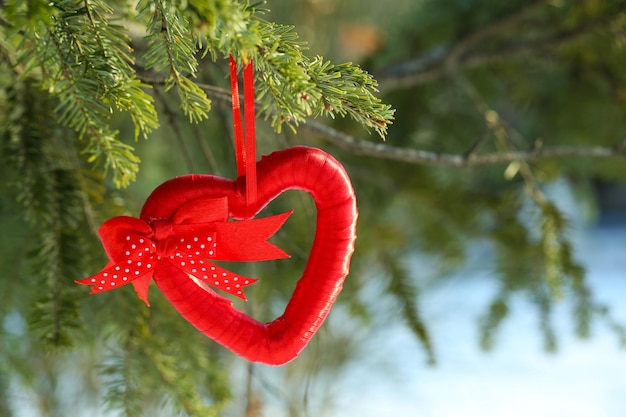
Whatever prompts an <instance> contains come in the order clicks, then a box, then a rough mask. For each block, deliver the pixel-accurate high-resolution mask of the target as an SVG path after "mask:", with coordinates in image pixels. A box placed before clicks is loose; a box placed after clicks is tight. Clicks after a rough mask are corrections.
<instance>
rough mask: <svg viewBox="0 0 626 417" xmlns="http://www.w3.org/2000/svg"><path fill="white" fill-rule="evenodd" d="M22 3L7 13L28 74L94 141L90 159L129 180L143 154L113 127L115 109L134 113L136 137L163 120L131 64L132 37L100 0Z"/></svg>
mask: <svg viewBox="0 0 626 417" xmlns="http://www.w3.org/2000/svg"><path fill="white" fill-rule="evenodd" d="M19 3H21V2H15V1H13V2H10V4H9V5H7V14H8V15H9V16H8V17H10V19H8V21H10V22H14V25H15V26H13V27H12V28H11V29H10V30H9V33H10V35H11V36H12V37H13V38H15V39H16V40H17V41H18V42H19V45H20V47H19V48H18V54H17V55H18V63H19V64H20V67H19V68H21V71H22V77H27V76H28V77H32V78H35V79H37V80H38V81H39V82H40V83H41V86H42V88H44V89H45V90H47V91H48V92H49V93H50V94H51V95H52V96H53V97H55V98H56V99H57V100H58V107H57V111H58V114H59V122H60V123H62V124H65V125H67V126H69V127H71V128H72V129H73V130H75V131H76V132H77V134H78V137H79V138H80V139H82V140H85V141H87V145H86V146H85V151H86V153H87V154H88V155H89V160H90V161H91V162H94V161H96V160H101V161H102V162H103V163H104V167H105V169H110V170H111V171H112V172H113V179H114V181H115V182H116V184H117V185H118V186H125V185H127V184H128V183H129V182H130V181H132V180H133V179H134V177H135V174H136V172H137V170H138V162H139V160H138V158H137V157H136V156H135V155H134V153H133V148H132V147H131V146H130V145H127V144H125V143H122V142H121V141H119V140H118V139H117V138H116V135H117V132H116V131H114V130H112V129H111V127H110V124H111V115H112V113H113V111H114V110H121V111H126V112H128V113H129V114H130V116H131V118H132V120H133V122H134V123H135V135H136V136H138V135H139V134H140V133H143V134H144V135H145V134H147V133H149V132H150V131H151V130H152V129H154V128H155V127H157V125H158V122H157V118H156V111H155V109H154V106H153V103H152V98H151V97H150V96H149V95H147V94H146V93H145V92H144V91H143V88H144V87H146V86H145V85H143V84H141V83H140V82H139V81H138V80H137V78H136V76H135V75H134V70H133V68H132V66H131V64H132V63H133V61H132V58H131V57H130V51H131V50H130V47H129V46H128V41H129V38H128V37H126V36H125V35H124V34H123V33H122V32H121V30H120V27H119V26H117V25H115V24H113V23H111V22H110V21H109V19H108V18H107V13H110V12H111V9H109V8H108V7H107V6H106V5H105V4H104V3H103V2H102V1H100V0H95V1H87V0H84V1H78V0H63V1H57V2H52V3H45V4H42V2H39V1H33V2H26V3H22V4H19ZM18 29H19V30H18Z"/></svg>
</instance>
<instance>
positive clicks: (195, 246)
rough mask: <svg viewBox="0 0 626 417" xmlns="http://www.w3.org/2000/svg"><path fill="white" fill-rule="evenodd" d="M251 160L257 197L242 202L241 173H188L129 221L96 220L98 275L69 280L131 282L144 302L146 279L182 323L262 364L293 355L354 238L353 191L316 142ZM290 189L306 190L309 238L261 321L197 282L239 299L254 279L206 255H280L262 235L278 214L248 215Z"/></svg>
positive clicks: (324, 306)
mask: <svg viewBox="0 0 626 417" xmlns="http://www.w3.org/2000/svg"><path fill="white" fill-rule="evenodd" d="M256 168H257V169H256V171H257V181H258V182H257V197H256V199H255V200H254V202H253V203H252V204H250V202H249V201H247V200H246V194H245V187H246V178H245V176H241V177H239V178H237V180H229V179H225V178H221V177H216V176H212V175H195V174H194V175H187V176H182V177H177V178H174V179H172V180H169V181H167V182H165V183H164V184H162V185H161V186H159V187H158V188H156V189H155V190H154V192H153V193H152V194H151V195H150V197H148V199H147V201H146V203H145V204H144V206H143V209H142V211H141V215H140V218H139V219H134V218H129V217H119V218H114V219H111V220H109V221H108V222H107V223H105V224H104V225H103V226H102V228H101V230H100V236H101V238H102V241H103V243H104V246H105V249H106V251H107V254H108V255H109V258H110V259H111V262H110V263H109V264H108V265H107V266H106V267H105V268H104V269H103V270H102V271H101V272H100V273H99V274H97V275H94V276H93V277H90V278H87V279H84V280H81V281H78V282H79V283H81V284H86V285H91V286H92V292H94V293H95V292H101V291H106V290H109V289H111V288H113V287H115V286H116V285H118V286H119V285H124V284H125V283H127V282H131V281H132V283H133V284H134V286H135V289H136V290H137V292H138V294H139V296H140V298H142V299H144V300H145V301H146V302H147V288H148V284H149V282H150V279H151V278H154V281H155V283H156V285H157V287H158V288H159V289H160V290H161V291H162V292H163V294H164V295H165V297H166V298H167V300H168V301H169V302H170V303H171V304H172V305H173V306H174V308H175V309H176V310H177V311H178V312H179V313H180V314H181V315H182V316H183V317H184V318H185V319H186V320H187V321H189V322H190V323H191V324H192V325H193V326H195V327H196V328H197V329H198V330H200V331H201V332H202V333H204V334H205V335H207V336H208V337H210V338H212V339H213V340H215V341H216V342H218V343H220V344H221V345H223V346H224V347H226V348H228V349H230V350H231V351H233V352H234V353H236V354H238V355H241V356H243V357H245V358H246V359H248V360H250V361H254V362H262V363H266V364H269V365H281V364H284V363H286V362H289V361H290V360H292V359H294V358H295V357H296V356H297V355H298V353H300V351H302V349H304V347H305V346H306V345H307V344H308V342H309V340H310V339H311V338H312V337H313V335H314V334H315V333H316V332H317V330H318V329H319V327H320V326H321V324H322V323H323V322H324V320H325V318H326V316H327V315H328V313H329V311H330V308H331V307H332V305H333V303H334V302H335V299H336V298H337V296H338V294H339V292H340V291H341V289H342V287H343V282H344V279H345V277H346V276H347V274H348V271H349V264H350V257H351V256H352V252H353V251H354V241H355V239H356V233H355V227H356V219H357V208H356V199H355V195H354V190H353V189H352V185H351V183H350V180H349V178H348V175H347V173H346V172H345V170H344V169H343V167H342V166H341V164H340V163H339V162H337V161H336V160H335V159H334V158H333V157H332V156H330V155H329V154H327V153H325V152H323V151H321V150H319V149H315V148H308V147H302V146H298V147H293V148H288V149H285V150H281V151H277V152H274V153H272V154H270V155H268V156H264V157H263V158H262V159H261V161H259V162H258V163H257V167H256ZM291 189H297V190H302V191H306V192H308V193H310V194H311V196H312V197H313V200H314V202H315V206H316V208H317V222H316V231H315V238H314V241H313V245H312V248H311V252H310V255H309V259H308V261H307V264H306V267H305V269H304V272H303V275H302V277H301V278H300V279H299V280H298V283H297V285H296V288H295V290H294V292H293V294H292V296H291V299H290V300H289V302H288V304H287V306H286V308H285V311H284V313H283V314H282V315H281V316H280V317H278V318H276V319H275V320H273V321H272V322H270V323H261V322H259V321H257V320H255V319H253V318H251V317H250V316H248V315H247V314H245V313H243V312H241V311H239V310H238V309H236V308H235V307H234V306H233V303H232V302H231V301H230V300H228V299H227V298H225V297H223V296H221V295H219V294H217V293H216V292H215V291H213V290H212V289H211V288H209V287H208V285H207V284H209V285H213V286H216V287H218V288H220V289H222V290H225V291H228V292H230V293H231V294H234V295H237V296H239V297H241V298H245V297H244V296H243V287H244V286H246V285H249V284H251V283H253V282H254V281H256V280H254V279H252V278H247V277H242V276H237V275H236V274H233V273H232V272H229V271H226V270H224V269H223V268H220V267H219V266H217V265H214V264H211V263H210V261H209V260H210V259H211V258H214V259H229V260H235V261H248V260H262V259H276V258H281V257H286V255H285V254H284V252H282V251H281V250H280V249H278V248H277V247H275V246H274V245H272V244H271V243H269V242H267V241H266V239H267V238H268V237H269V236H270V235H272V234H273V233H274V232H275V231H276V230H277V229H278V228H279V227H280V226H281V225H282V223H283V222H284V221H285V219H286V217H287V215H288V214H287V215H285V214H283V215H278V216H271V217H268V218H262V219H252V218H253V217H254V216H255V215H256V214H257V213H258V212H259V211H261V210H262V209H263V208H264V207H265V206H266V205H267V204H269V203H270V202H271V201H272V200H273V199H274V198H276V197H277V196H278V195H280V194H281V193H282V192H284V191H287V190H291ZM215 213H217V214H215ZM229 219H231V220H235V221H229ZM219 255H221V257H220V256H219Z"/></svg>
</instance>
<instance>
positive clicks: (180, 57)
mask: <svg viewBox="0 0 626 417" xmlns="http://www.w3.org/2000/svg"><path fill="white" fill-rule="evenodd" d="M137 10H138V12H139V14H138V18H145V17H146V16H149V20H148V24H147V30H148V33H149V35H148V36H149V37H148V49H147V50H146V51H145V53H144V54H143V58H144V59H145V61H146V64H145V65H146V68H147V69H151V68H154V69H155V70H157V71H163V70H165V71H166V72H167V76H166V78H165V89H166V90H169V89H171V88H173V87H174V86H175V87H176V91H177V92H178V96H179V98H180V101H181V106H182V108H183V111H184V112H185V114H186V115H187V116H188V117H189V120H190V121H191V122H199V121H201V120H202V119H205V118H207V117H208V112H209V110H210V109H211V102H210V100H209V99H208V98H207V96H206V94H205V93H204V91H202V89H200V88H199V87H198V86H197V85H196V84H195V83H194V82H193V81H192V80H191V79H190V78H189V77H188V76H187V75H189V76H191V77H194V76H195V75H196V72H197V70H198V60H197V59H196V53H197V52H198V50H199V48H200V47H201V45H198V44H197V43H196V42H194V40H195V39H194V37H193V34H192V31H191V29H190V28H189V25H188V21H186V20H185V18H184V17H183V15H182V13H181V12H180V11H179V10H178V9H177V8H176V6H175V4H174V3H172V2H169V1H163V0H143V1H140V2H139V3H138V4H137Z"/></svg>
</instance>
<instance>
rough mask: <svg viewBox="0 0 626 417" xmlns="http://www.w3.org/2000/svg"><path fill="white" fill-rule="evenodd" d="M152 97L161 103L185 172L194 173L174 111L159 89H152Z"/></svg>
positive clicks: (191, 160)
mask: <svg viewBox="0 0 626 417" xmlns="http://www.w3.org/2000/svg"><path fill="white" fill-rule="evenodd" d="M154 95H155V98H156V99H157V100H159V101H160V102H161V105H162V106H163V111H164V112H165V115H166V116H167V120H168V122H169V125H170V128H171V129H172V131H173V132H174V138H175V139H176V142H177V143H178V147H179V149H180V153H181V155H182V157H183V160H184V161H185V166H186V167H187V170H188V171H189V172H195V169H194V164H193V158H192V157H191V153H190V152H189V149H188V148H187V144H186V143H185V139H184V138H183V134H182V131H181V130H180V125H179V124H178V119H177V115H176V113H175V112H174V110H172V109H171V108H170V106H169V104H168V102H167V100H166V99H165V97H163V94H161V92H160V91H159V89H157V88H155V89H154Z"/></svg>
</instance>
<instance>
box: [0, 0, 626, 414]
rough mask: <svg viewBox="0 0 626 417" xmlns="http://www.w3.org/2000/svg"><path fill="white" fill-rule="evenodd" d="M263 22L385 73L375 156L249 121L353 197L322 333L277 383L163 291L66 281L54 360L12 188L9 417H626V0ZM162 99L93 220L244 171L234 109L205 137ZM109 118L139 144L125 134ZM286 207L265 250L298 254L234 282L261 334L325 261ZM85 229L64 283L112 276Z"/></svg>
mask: <svg viewBox="0 0 626 417" xmlns="http://www.w3.org/2000/svg"><path fill="white" fill-rule="evenodd" d="M263 7H266V8H267V9H269V11H268V12H267V13H266V14H265V15H263V18H264V19H266V20H269V21H276V22H279V23H282V24H286V25H294V26H295V31H296V32H297V33H298V34H299V35H300V39H301V40H302V41H305V42H307V43H308V50H307V51H306V53H307V54H308V55H312V56H314V55H322V56H324V57H325V58H327V59H330V60H331V61H333V62H335V63H341V62H345V61H351V62H354V63H357V64H359V65H361V66H362V68H363V69H365V70H366V71H368V72H370V73H371V74H373V75H374V77H375V78H376V79H377V80H378V82H379V90H380V94H379V96H380V97H381V98H382V100H383V102H385V103H389V104H391V105H392V107H393V108H395V109H396V113H395V120H394V122H393V124H391V125H390V126H389V131H388V136H387V138H386V139H385V141H382V140H381V139H380V138H379V137H378V136H377V135H375V134H373V133H371V132H368V131H367V130H365V129H364V128H362V127H361V126H359V125H357V124H356V123H354V122H353V121H351V120H349V119H335V120H331V119H317V120H315V121H312V122H310V123H307V124H304V125H301V126H299V127H298V128H297V130H296V131H295V132H293V131H291V130H289V129H285V130H284V131H283V132H281V133H276V132H275V131H273V130H272V129H271V127H270V126H269V125H267V124H266V123H264V122H262V121H259V126H258V142H259V143H258V146H259V154H266V153H269V152H271V151H273V150H276V149H282V148H285V147H288V146H293V145H299V144H301V145H309V146H316V147H320V148H322V149H324V150H325V151H327V152H329V153H331V154H333V155H334V156H335V157H336V158H337V159H338V160H339V161H341V162H342V163H343V164H344V165H345V167H346V169H347V171H348V172H349V175H350V177H351V179H352V181H353V184H354V187H355V190H356V193H357V198H358V204H359V213H360V217H359V224H358V232H357V235H358V239H357V245H356V251H355V254H354V257H353V261H352V267H351V273H350V275H349V276H348V279H347V281H346V285H345V289H344V291H343V292H342V294H341V295H340V297H339V299H338V301H337V303H336V304H335V306H334V308H333V310H332V312H331V314H330V316H329V319H328V320H327V322H326V323H325V324H324V326H323V327H322V329H321V330H320V331H319V333H318V334H317V335H316V336H315V338H314V339H313V341H312V342H311V343H310V345H309V346H308V347H307V348H306V349H305V351H304V352H303V353H302V354H301V355H300V357H299V358H297V359H296V360H294V361H293V362H291V363H289V364H287V365H285V366H282V367H278V368H274V367H268V366H265V365H259V364H250V363H248V362H246V361H245V360H243V359H240V358H238V357H235V356H234V355H233V354H231V353H230V352H228V351H226V350H225V349H223V348H221V347H220V346H218V345H217V344H215V343H213V342H212V341H210V340H207V339H206V338H204V336H202V335H199V334H197V332H196V331H195V330H194V329H193V328H191V326H189V325H188V324H187V323H186V322H184V320H183V319H182V318H180V317H179V316H178V315H177V313H176V312H175V311H173V309H172V308H171V307H170V306H169V305H168V304H167V301H166V300H164V299H163V297H162V296H161V295H160V294H159V293H158V291H156V290H154V289H153V290H151V292H150V299H151V302H152V306H151V308H150V309H147V308H146V307H144V305H143V303H142V302H140V301H139V300H138V299H136V297H135V295H134V293H133V292H132V290H131V289H130V288H125V290H126V291H122V290H119V291H114V292H111V293H106V294H101V295H98V296H88V295H87V294H86V292H87V291H86V289H85V288H74V289H71V290H67V293H66V294H67V297H68V299H64V301H63V302H62V303H60V306H62V307H63V308H65V307H68V306H70V305H72V306H74V305H76V309H77V310H76V311H78V315H77V316H72V317H71V318H70V319H68V320H67V321H64V322H56V325H58V326H66V330H67V334H68V337H69V338H71V339H72V342H71V343H67V345H66V346H64V347H62V348H58V347H56V348H50V347H49V346H47V345H46V335H47V334H48V333H46V332H49V329H50V326H48V325H46V324H45V323H46V322H45V320H46V316H45V311H46V310H45V308H44V307H45V306H46V304H45V302H44V301H41V299H40V298H38V295H37V292H36V289H33V287H35V286H36V285H37V282H38V281H37V272H36V271H37V268H42V266H41V265H38V264H37V263H36V262H35V263H34V264H33V262H32V260H29V258H28V253H32V251H37V250H41V249H37V244H38V243H40V239H41V238H40V237H39V236H38V234H37V231H36V230H32V228H31V227H29V223H28V219H26V220H25V219H23V218H21V217H20V209H19V208H18V207H19V204H16V201H18V202H19V198H20V196H19V195H16V194H15V193H13V192H12V191H11V190H10V189H9V188H7V190H5V191H6V192H4V193H3V195H2V197H1V199H0V203H1V205H0V208H1V209H2V212H1V213H2V214H1V216H0V227H1V229H0V230H2V231H3V233H1V234H0V291H1V293H2V294H3V300H1V301H0V318H1V319H2V320H1V321H0V323H2V326H1V327H2V330H1V332H0V338H1V339H0V349H1V350H0V416H4V415H6V416H18V417H31V416H33V417H35V416H68V415H72V416H107V417H108V416H113V415H124V416H130V415H151V416H174V415H200V414H194V413H196V412H198V410H199V409H198V408H194V407H195V406H194V407H192V406H189V402H190V401H192V400H193V401H198V400H199V401H200V402H201V403H202V406H203V407H205V408H202V410H204V411H203V412H205V414H202V415H219V416H226V417H240V416H241V417H243V416H245V417H258V416H271V417H281V416H286V417H287V416H289V417H296V416H303V417H309V416H316V417H321V416H329V417H330V416H333V417H351V416H355V417H356V416H359V417H369V416H372V417H373V416H381V415H416V416H425V417H430V416H432V417H447V416H458V415H463V416H466V417H471V416H481V417H488V416H494V417H495V416H502V415H507V416H522V415H523V416H527V415H533V416H536V417H544V416H545V417H549V416H564V415H567V416H569V417H577V416H580V417H583V416H584V417H586V416H592V415H594V416H596V415H597V416H600V415H601V416H605V417H621V416H624V415H626V401H624V400H623V395H624V393H625V392H626V380H625V379H624V378H623V377H622V374H623V370H624V369H626V352H625V351H624V348H625V347H626V327H625V326H626V304H625V302H624V301H625V300H626V275H625V274H626V256H625V255H626V164H625V163H624V150H625V148H626V140H625V138H626V118H625V115H626V112H625V111H626V75H625V74H626V73H625V72H624V68H625V67H626V2H625V1H622V0H576V1H568V0H551V1H548V0H532V1H530V0H514V1H507V2H500V1H494V0H451V1H446V2H442V1H436V0H391V1H386V2H382V1H370V0H358V1H357V0H342V1H340V2H337V1H332V0H289V1H287V0H268V1H267V3H266V4H265V5H264V6H263ZM129 27H130V28H131V30H132V25H130V24H129ZM136 46H137V47H138V48H140V47H141V42H140V41H137V45H136ZM198 81H199V82H201V83H204V84H207V85H212V86H217V87H221V88H228V84H227V81H228V80H227V67H226V62H225V60H218V61H217V62H213V61H211V60H210V59H208V58H207V59H205V60H204V61H202V62H201V67H200V70H199V77H198ZM5 84H6V83H5ZM152 95H153V96H154V97H155V100H156V104H157V107H158V110H159V116H160V118H161V125H162V126H161V127H160V128H159V129H158V130H157V131H155V132H154V133H153V134H151V135H150V137H149V139H148V140H145V141H144V140H139V141H138V142H136V143H134V144H133V146H135V148H136V151H137V154H138V155H139V157H140V158H141V160H142V164H141V170H140V172H139V173H138V175H137V181H136V182H134V183H132V184H131V185H130V186H129V187H128V188H126V189H116V188H115V187H113V186H111V185H110V184H109V185H106V186H105V188H106V189H105V190H104V192H105V195H106V198H105V200H103V201H100V202H99V203H98V202H96V203H95V204H94V206H95V207H96V208H97V211H98V212H97V213H96V214H95V218H97V219H98V220H99V221H100V222H101V221H104V220H106V219H107V218H108V217H110V216H112V215H118V214H120V213H122V214H129V215H133V216H137V214H138V212H139V210H140V208H141V205H142V204H143V202H144V201H145V198H146V197H147V196H148V195H149V194H150V192H151V190H152V189H154V187H156V186H157V185H159V184H160V183H162V182H163V181H165V180H167V179H169V178H172V177H174V176H176V175H183V174H186V173H189V172H198V173H209V174H215V175H220V176H224V177H229V178H234V177H235V175H236V167H235V161H234V153H233V146H232V133H231V127H230V126H231V123H232V122H231V120H230V108H229V103H225V102H220V101H219V100H214V107H213V109H212V111H211V113H210V117H209V119H208V120H207V121H204V122H202V123H200V124H197V125H195V124H189V123H188V121H187V120H186V118H185V117H184V116H183V115H182V114H181V112H180V110H179V109H178V108H177V102H176V99H175V96H174V95H172V93H171V92H170V93H166V92H165V91H164V90H163V88H162V87H160V86H154V89H153V91H152ZM5 101H6V100H5ZM115 120H116V123H117V124H118V126H117V128H119V129H120V130H121V132H122V136H123V135H124V134H126V135H127V136H128V137H129V138H131V137H132V126H131V125H130V122H129V121H128V120H126V119H125V118H124V117H122V116H120V117H119V118H116V119H115ZM319 124H321V125H323V126H325V127H327V128H329V129H330V130H323V129H320V128H319ZM51 128H52V127H51ZM329 132H330V133H329ZM346 138H348V139H346ZM128 142H129V143H132V139H129V140H128ZM7 169H8V168H4V169H3V168H0V171H4V174H5V175H4V176H5V178H8V180H7V184H8V183H9V180H10V179H11V178H12V177H11V175H14V174H12V173H10V172H7ZM289 208H294V209H295V213H294V215H293V216H292V217H291V218H290V219H289V221H288V222H287V223H286V224H285V226H284V228H283V229H281V231H280V232H279V233H278V234H277V236H276V239H275V242H276V243H277V244H278V245H279V246H280V247H282V248H283V249H285V250H286V251H287V252H288V253H290V254H291V255H292V260H290V261H289V262H288V263H286V262H285V261H271V262H264V263H257V264H254V265H246V266H245V267H244V268H245V269H244V271H243V272H242V273H246V274H248V275H253V276H257V277H259V278H260V281H259V283H258V284H256V285H255V286H253V287H251V289H250V291H249V292H248V298H249V300H250V301H249V302H248V303H247V304H246V305H245V306H242V307H241V308H244V309H245V311H246V312H248V313H250V314H251V315H253V316H254V317H255V318H258V319H259V320H261V321H263V320H266V321H267V320H272V319H273V318H274V317H276V316H278V315H280V314H281V312H282V311H283V309H284V306H285V304H286V301H287V300H288V299H289V296H290V294H291V292H292V290H293V288H294V286H295V282H296V280H297V277H299V276H300V274H301V271H302V269H303V266H304V263H305V262H306V259H307V255H308V248H309V247H310V244H311V238H312V234H313V231H314V227H315V225H314V210H315V209H314V206H313V204H312V201H311V200H310V199H309V197H308V196H306V195H302V194H300V193H297V192H288V193H286V194H285V195H283V196H281V198H279V199H278V200H277V201H276V202H275V203H273V205H272V206H271V207H270V208H269V210H270V212H275V213H278V212H281V211H284V210H285V209H289ZM85 230H90V229H89V228H88V227H86V228H85ZM85 236H86V237H85V241H84V242H80V243H79V245H80V246H81V247H82V249H80V248H77V249H76V251H77V252H76V253H80V254H81V262H83V265H82V266H80V267H79V268H78V269H77V270H75V271H76V272H75V275H74V276H64V277H63V279H64V280H66V282H67V285H68V287H72V285H73V284H72V283H73V280H74V279H79V278H82V277H83V276H87V275H90V274H93V273H95V272H97V270H99V268H100V266H101V265H103V264H104V261H105V258H104V254H103V253H101V248H100V247H99V243H98V240H97V237H96V236H95V234H93V231H92V230H91V231H86V232H85ZM87 236H88V237H87ZM87 248H91V249H89V250H87ZM78 251H79V252H78ZM87 252H88V254H86V253H87ZM83 254H84V255H83ZM83 257H84V259H82V258H83ZM33 271H35V272H33ZM81 274H84V275H81ZM76 287H79V286H76ZM68 308H69V307H68ZM72 311H74V310H72ZM42 322H43V323H44V324H43V325H42V324H41V323H42ZM46 326H48V327H46ZM42 329H43V330H42ZM148 345H149V347H148ZM190 392H193V393H194V395H193V396H192V397H193V398H191V397H190V398H191V399H190V398H187V397H186V395H187V394H189V393H190ZM189 395H191V394H189ZM186 401H187V402H186Z"/></svg>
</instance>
